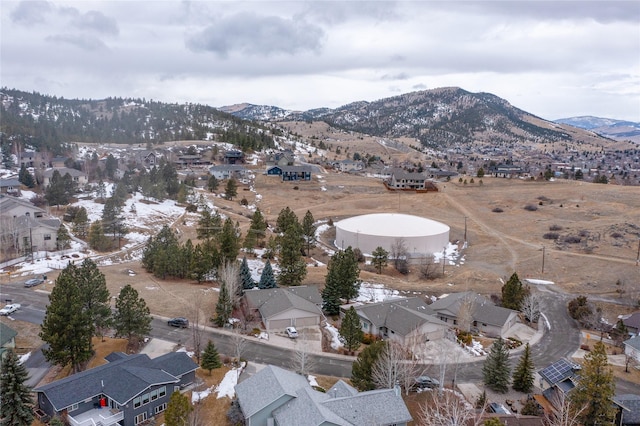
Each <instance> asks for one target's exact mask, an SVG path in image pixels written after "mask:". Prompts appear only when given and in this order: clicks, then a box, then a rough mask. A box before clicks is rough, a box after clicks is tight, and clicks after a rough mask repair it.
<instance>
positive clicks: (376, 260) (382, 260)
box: [371, 246, 389, 274]
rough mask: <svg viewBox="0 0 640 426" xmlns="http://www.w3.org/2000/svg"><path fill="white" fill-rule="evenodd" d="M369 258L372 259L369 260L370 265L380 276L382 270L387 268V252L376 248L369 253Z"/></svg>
mask: <svg viewBox="0 0 640 426" xmlns="http://www.w3.org/2000/svg"><path fill="white" fill-rule="evenodd" d="M371 256H373V259H371V263H372V264H373V266H375V268H376V270H377V271H378V274H381V273H382V268H384V267H386V266H387V261H388V260H389V252H388V251H386V250H385V249H383V248H382V247H380V246H378V247H376V249H375V250H374V251H373V253H371Z"/></svg>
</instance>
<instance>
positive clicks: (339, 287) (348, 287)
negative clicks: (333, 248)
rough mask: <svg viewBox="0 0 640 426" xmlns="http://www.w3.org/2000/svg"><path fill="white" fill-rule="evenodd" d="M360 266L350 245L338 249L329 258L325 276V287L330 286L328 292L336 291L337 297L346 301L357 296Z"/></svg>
mask: <svg viewBox="0 0 640 426" xmlns="http://www.w3.org/2000/svg"><path fill="white" fill-rule="evenodd" d="M359 275H360V268H358V259H357V258H356V256H355V254H354V252H353V249H352V248H351V246H349V247H347V248H346V250H342V251H338V252H336V253H335V254H334V255H333V256H331V259H330V260H329V264H328V265H327V275H326V277H325V289H326V288H330V289H331V290H330V291H329V292H328V294H331V295H333V294H334V293H336V294H337V295H338V297H339V298H341V299H345V300H346V301H347V303H349V301H350V300H351V299H354V298H356V297H357V296H358V291H359V290H360V280H359V279H358V276H359Z"/></svg>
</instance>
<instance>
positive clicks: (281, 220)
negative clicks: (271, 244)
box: [275, 206, 300, 234]
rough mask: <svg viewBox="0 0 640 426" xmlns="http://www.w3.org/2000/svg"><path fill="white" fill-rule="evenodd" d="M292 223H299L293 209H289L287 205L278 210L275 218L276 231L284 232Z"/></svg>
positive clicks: (278, 232)
mask: <svg viewBox="0 0 640 426" xmlns="http://www.w3.org/2000/svg"><path fill="white" fill-rule="evenodd" d="M294 225H300V223H299V222H298V217H297V216H296V214H295V213H294V212H293V210H291V209H290V208H289V206H287V207H285V208H284V209H282V210H280V213H279V214H278V218H277V219H276V229H275V231H276V233H277V234H284V233H285V231H286V230H287V229H288V228H289V227H291V226H294Z"/></svg>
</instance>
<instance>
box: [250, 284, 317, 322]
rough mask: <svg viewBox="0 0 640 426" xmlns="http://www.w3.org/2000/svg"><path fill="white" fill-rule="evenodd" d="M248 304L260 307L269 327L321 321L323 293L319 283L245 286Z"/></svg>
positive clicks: (263, 318)
mask: <svg viewBox="0 0 640 426" xmlns="http://www.w3.org/2000/svg"><path fill="white" fill-rule="evenodd" d="M244 297H245V302H246V304H247V307H248V308H249V309H251V310H253V311H257V312H258V313H259V315H260V317H261V318H262V322H263V323H264V326H265V328H266V329H267V330H274V329H283V330H284V329H285V328H286V327H289V326H294V327H310V326H315V325H319V324H320V318H321V317H322V311H321V310H320V306H321V305H322V297H321V296H320V293H319V292H318V288H317V287H316V286H295V287H288V288H270V289H263V290H259V289H253V290H245V292H244Z"/></svg>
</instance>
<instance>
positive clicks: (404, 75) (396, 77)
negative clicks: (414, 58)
mask: <svg viewBox="0 0 640 426" xmlns="http://www.w3.org/2000/svg"><path fill="white" fill-rule="evenodd" d="M408 79H409V74H407V73H406V72H400V73H397V74H384V75H382V77H380V80H382V81H394V80H408Z"/></svg>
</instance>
